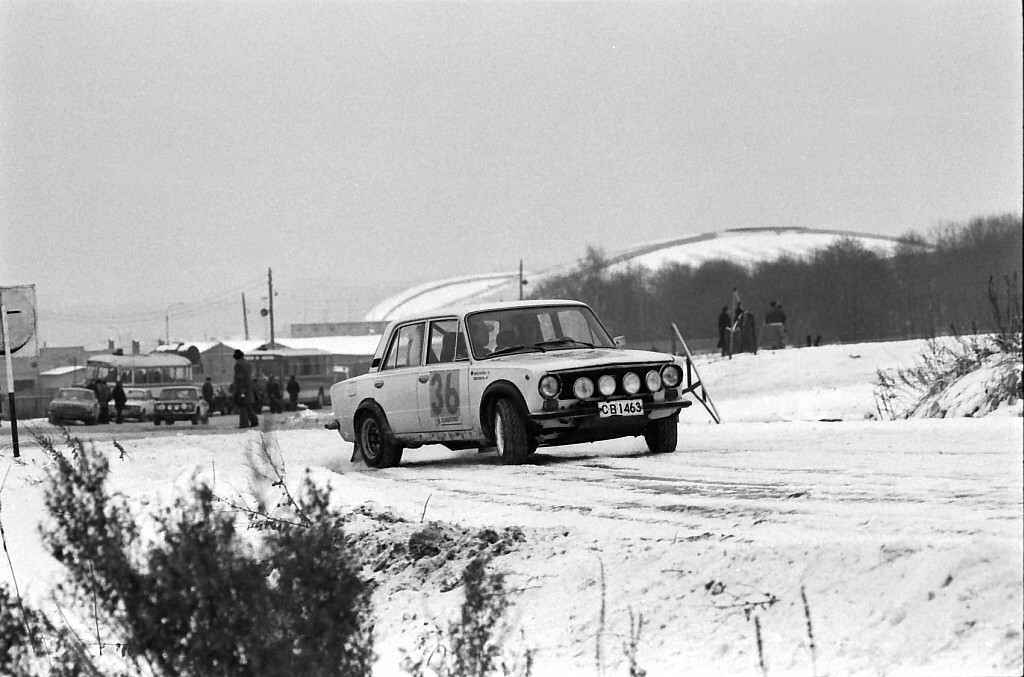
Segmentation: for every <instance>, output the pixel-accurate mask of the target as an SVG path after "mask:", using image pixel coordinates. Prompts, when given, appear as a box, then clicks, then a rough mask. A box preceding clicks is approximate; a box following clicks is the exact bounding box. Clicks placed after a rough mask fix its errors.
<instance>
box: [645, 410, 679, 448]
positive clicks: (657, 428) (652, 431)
mask: <svg viewBox="0 0 1024 677" xmlns="http://www.w3.org/2000/svg"><path fill="white" fill-rule="evenodd" d="M678 436H679V414H672V415H671V416H666V417H665V418H658V419H655V420H653V421H651V422H650V423H649V424H648V425H647V429H646V430H644V440H646V441H647V448H648V449H650V450H651V453H654V454H668V453H671V452H673V451H675V450H676V441H677V439H678Z"/></svg>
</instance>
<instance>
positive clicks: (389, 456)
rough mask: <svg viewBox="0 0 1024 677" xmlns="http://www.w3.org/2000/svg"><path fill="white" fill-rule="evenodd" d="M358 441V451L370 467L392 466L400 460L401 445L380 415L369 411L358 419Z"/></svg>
mask: <svg viewBox="0 0 1024 677" xmlns="http://www.w3.org/2000/svg"><path fill="white" fill-rule="evenodd" d="M358 441H359V453H360V454H362V455H363V461H365V462H366V465H368V466H369V467H371V468H394V467H396V466H397V465H398V464H399V463H401V462H402V446H401V445H400V444H398V443H397V442H395V440H394V439H393V437H392V435H391V428H390V426H388V423H387V421H386V420H385V419H384V418H383V416H381V415H378V414H376V413H373V412H371V413H368V414H366V415H365V416H363V417H362V418H361V419H360V421H359V440H358Z"/></svg>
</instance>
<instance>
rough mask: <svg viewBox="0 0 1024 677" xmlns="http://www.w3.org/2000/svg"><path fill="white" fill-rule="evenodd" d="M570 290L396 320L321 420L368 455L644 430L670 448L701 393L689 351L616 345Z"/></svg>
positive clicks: (508, 457) (377, 457)
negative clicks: (558, 297)
mask: <svg viewBox="0 0 1024 677" xmlns="http://www.w3.org/2000/svg"><path fill="white" fill-rule="evenodd" d="M618 343H619V342H618V341H616V340H615V339H613V338H612V337H611V336H610V335H609V334H608V332H607V331H606V330H605V328H604V326H603V325H602V324H601V322H600V320H598V318H597V316H596V315H595V314H594V312H593V311H592V310H591V309H590V307H589V306H587V305H586V304H584V303H580V302H577V301H555V300H543V301H541V300H538V301H519V302H507V303H493V304H490V305H478V306H473V307H469V308H465V309H460V310H454V311H440V312H437V313H434V314H429V315H422V316H417V317H411V318H408V319H405V320H401V321H395V322H392V323H391V324H390V325H389V326H388V328H387V329H386V330H385V332H384V335H383V336H382V337H381V342H380V344H379V345H378V346H377V351H376V353H375V354H374V357H373V362H372V363H371V366H370V371H369V373H367V374H364V375H362V376H357V377H355V378H351V379H348V380H345V381H342V382H340V383H336V384H335V385H334V386H332V387H331V402H332V408H333V413H334V416H335V418H334V419H333V420H332V421H331V422H330V423H328V424H327V426H326V427H327V428H328V429H331V430H338V432H339V433H340V434H341V437H342V438H343V439H344V440H346V441H348V442H354V444H355V451H354V453H353V459H354V458H355V453H356V452H358V453H359V454H361V455H362V457H363V460H365V461H366V464H367V465H368V466H371V467H374V468H384V467H393V466H397V465H398V464H399V463H400V462H401V460H402V453H403V451H404V450H405V449H407V448H414V447H419V446H421V445H424V444H443V445H445V446H447V447H448V448H450V449H453V450H454V449H468V448H480V449H481V450H482V451H489V450H495V451H497V452H498V454H499V455H500V457H501V459H502V461H503V462H504V463H506V464H519V463H523V462H524V461H525V460H526V459H527V458H528V456H529V455H530V454H531V453H533V452H534V451H535V450H536V449H537V447H539V446H549V445H557V444H574V443H577V442H592V441H597V440H607V439H613V438H618V437H627V436H639V435H643V436H644V439H645V440H646V442H647V446H648V448H649V449H650V450H651V451H652V452H654V453H666V452H671V451H675V448H676V434H677V427H678V415H679V411H680V410H681V409H683V408H685V407H688V406H690V404H691V401H690V400H689V399H687V398H686V397H685V396H686V395H687V394H693V395H694V396H695V399H698V400H699V401H702V402H703V401H704V400H703V397H706V392H705V391H704V389H703V386H702V384H701V383H700V380H699V378H698V377H697V375H696V370H695V369H693V366H692V362H691V360H690V358H689V355H688V354H687V356H684V357H676V356H673V355H669V354H666V353H657V352H649V351H641V350H626V349H624V348H621V347H619V345H618Z"/></svg>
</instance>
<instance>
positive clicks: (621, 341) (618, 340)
mask: <svg viewBox="0 0 1024 677" xmlns="http://www.w3.org/2000/svg"><path fill="white" fill-rule="evenodd" d="M612 342H613V343H614V344H615V347H616V348H625V347H626V337H625V336H616V337H615V338H613V339H612Z"/></svg>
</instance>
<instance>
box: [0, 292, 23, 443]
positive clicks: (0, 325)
mask: <svg viewBox="0 0 1024 677" xmlns="http://www.w3.org/2000/svg"><path fill="white" fill-rule="evenodd" d="M13 312H15V313H17V312H19V311H17V310H15V311H13ZM0 330H2V332H3V335H2V336H0V338H2V339H3V345H4V360H5V362H6V367H7V398H8V400H9V401H10V403H11V444H12V446H13V448H14V458H18V457H19V456H21V451H20V450H19V449H18V412H17V409H16V408H15V404H14V364H13V362H12V361H11V352H13V351H12V350H11V349H10V346H11V342H10V340H9V338H10V336H11V330H10V329H9V328H8V326H7V306H5V305H4V303H3V295H2V292H0Z"/></svg>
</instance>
